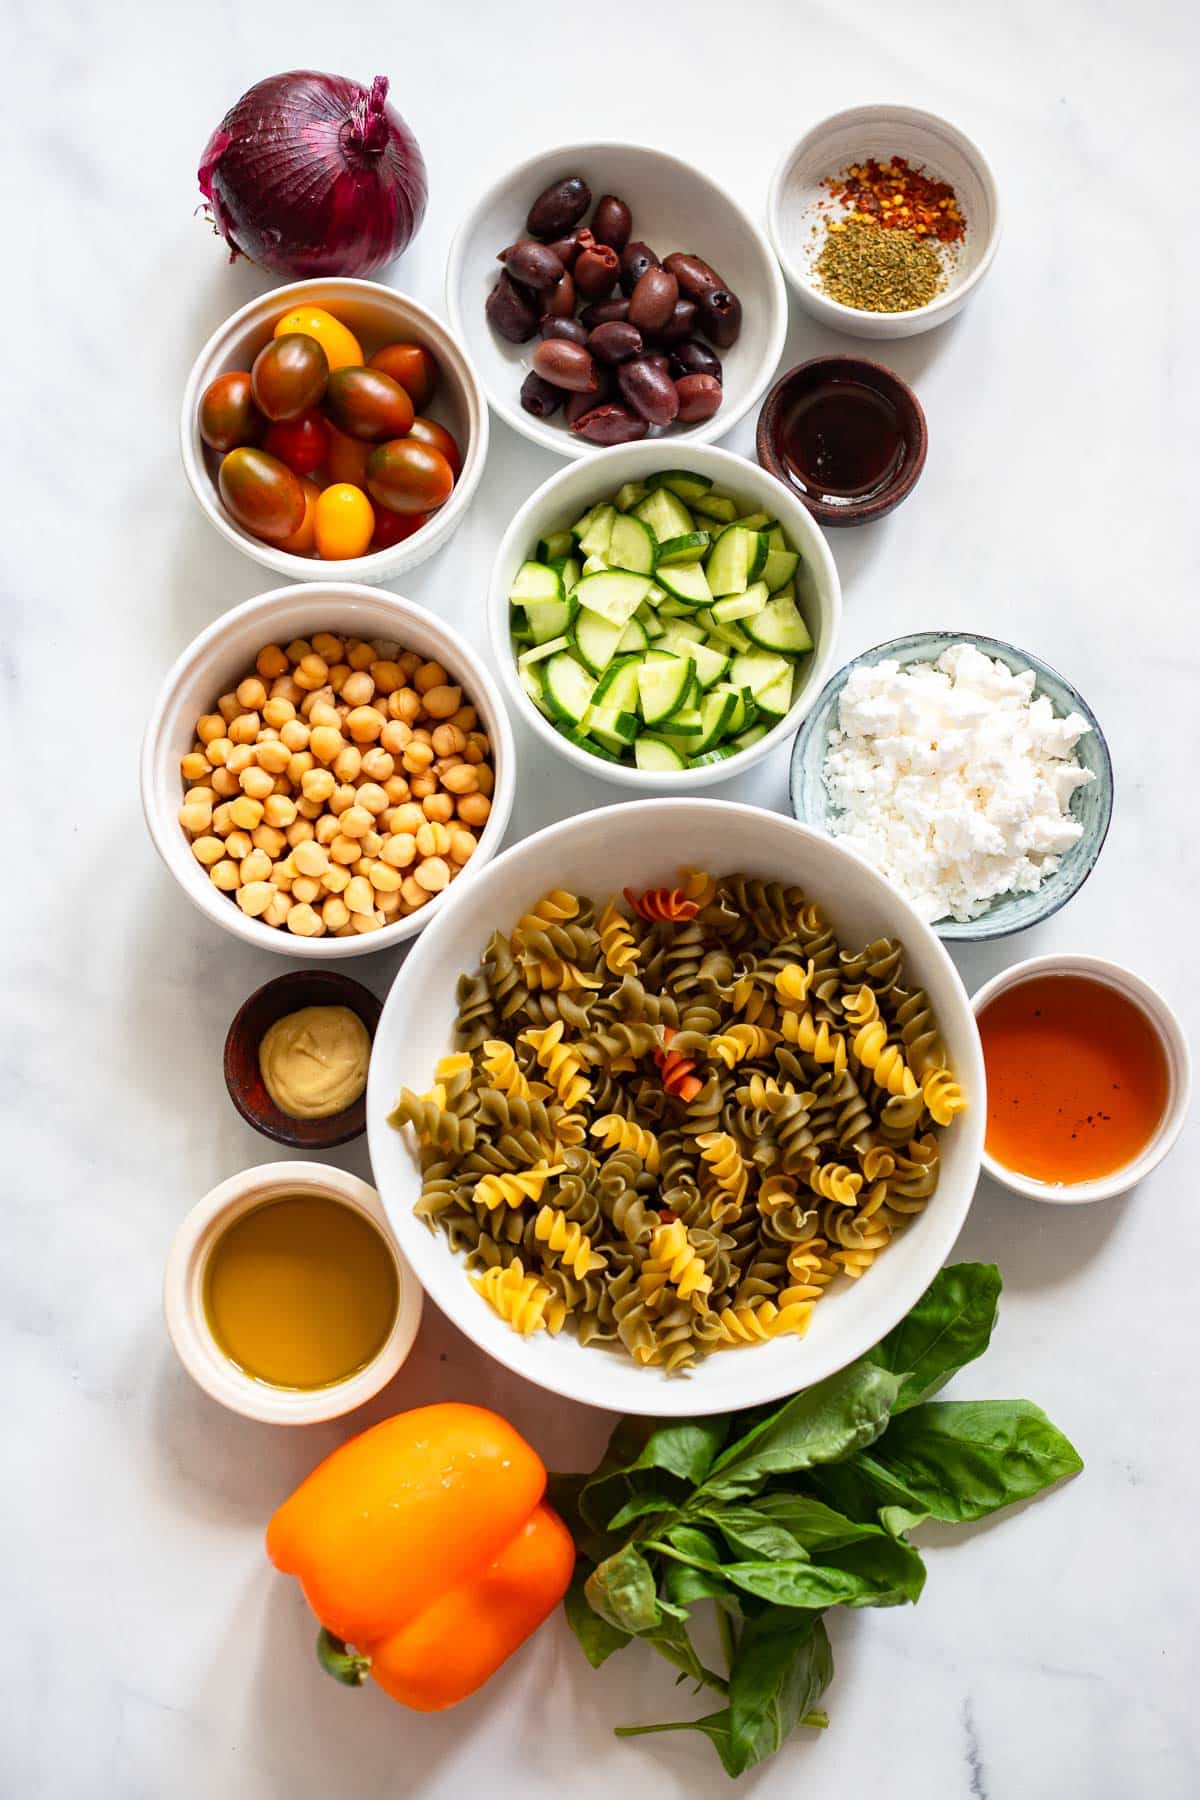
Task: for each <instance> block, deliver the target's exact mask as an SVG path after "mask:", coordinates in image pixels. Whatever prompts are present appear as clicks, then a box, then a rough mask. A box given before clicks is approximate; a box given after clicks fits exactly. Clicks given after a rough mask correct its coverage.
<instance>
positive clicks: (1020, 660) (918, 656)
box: [789, 631, 1113, 944]
mask: <svg viewBox="0 0 1200 1800" xmlns="http://www.w3.org/2000/svg"><path fill="white" fill-rule="evenodd" d="M964 643H966V644H973V645H974V646H975V647H976V648H977V649H979V650H982V651H983V653H984V655H985V656H990V657H993V658H994V659H996V660H997V661H999V662H1002V663H1004V664H1006V665H1007V667H1008V668H1010V669H1011V670H1013V672H1014V673H1015V674H1021V673H1023V672H1024V671H1025V670H1027V669H1032V670H1033V673H1034V675H1035V677H1036V681H1035V684H1034V693H1035V695H1037V694H1044V695H1045V696H1046V698H1047V699H1048V700H1049V701H1050V703H1051V705H1052V706H1053V708H1054V711H1055V713H1056V714H1057V715H1058V716H1059V717H1060V718H1061V717H1063V716H1064V715H1065V714H1067V713H1072V712H1075V713H1079V715H1080V716H1081V717H1082V718H1084V719H1086V720H1087V723H1088V726H1089V727H1090V729H1089V730H1088V731H1086V732H1085V733H1084V735H1083V736H1082V737H1081V738H1080V740H1079V742H1078V744H1077V745H1076V746H1075V756H1076V758H1077V759H1078V761H1079V763H1080V764H1081V766H1082V767H1083V768H1085V769H1087V770H1089V771H1090V773H1091V774H1092V776H1093V777H1094V779H1093V780H1092V781H1089V782H1087V783H1086V784H1085V785H1084V786H1082V787H1079V788H1076V790H1075V792H1074V794H1073V795H1072V796H1071V817H1072V818H1073V819H1074V820H1075V822H1076V823H1077V824H1078V825H1081V826H1082V827H1083V834H1082V836H1081V837H1080V838H1079V841H1078V842H1077V843H1075V844H1073V845H1072V846H1071V848H1070V849H1069V850H1067V851H1065V852H1064V854H1063V856H1062V859H1061V860H1060V862H1059V865H1058V868H1057V869H1056V870H1055V871H1054V873H1053V874H1052V875H1048V876H1047V877H1046V879H1045V880H1044V881H1043V882H1042V885H1041V886H1040V887H1039V888H1038V889H1037V891H1036V892H1035V893H1032V894H998V895H997V896H996V898H995V899H994V900H993V901H992V903H991V905H990V906H989V907H988V909H987V911H986V912H983V913H980V915H979V917H978V918H975V919H965V920H960V919H949V918H947V919H939V920H937V921H935V923H934V925H933V930H934V931H936V932H937V934H938V936H939V937H940V938H945V939H947V940H948V941H951V942H959V943H975V944H978V943H982V942H984V941H985V940H986V939H988V938H1000V937H1007V936H1008V935H1009V934H1010V933H1011V932H1014V931H1027V930H1028V929H1029V927H1030V926H1031V925H1040V924H1041V923H1042V922H1043V920H1045V919H1048V918H1050V917H1051V915H1052V914H1054V913H1056V912H1057V911H1058V910H1059V908H1060V907H1061V906H1065V905H1066V903H1067V901H1068V900H1070V899H1071V897H1072V895H1073V894H1076V893H1078V892H1079V889H1080V888H1081V887H1082V886H1083V884H1084V882H1085V881H1086V880H1087V878H1088V876H1089V875H1090V874H1091V872H1092V870H1093V869H1094V868H1095V866H1096V859H1097V858H1098V857H1099V855H1100V852H1101V850H1102V849H1103V847H1104V840H1105V838H1106V837H1107V836H1108V826H1109V821H1110V820H1111V818H1112V808H1113V771H1112V758H1111V757H1110V755H1109V752H1108V744H1107V742H1106V741H1105V737H1104V733H1103V731H1101V729H1100V722H1099V720H1098V719H1097V718H1096V715H1095V713H1094V712H1093V711H1092V709H1091V707H1090V706H1089V705H1088V703H1087V701H1086V700H1085V699H1084V698H1083V696H1082V694H1080V693H1079V692H1078V691H1077V690H1076V689H1075V688H1073V687H1072V686H1071V684H1070V682H1069V681H1065V680H1064V679H1063V677H1062V676H1061V675H1060V674H1059V673H1058V670H1057V669H1052V668H1051V667H1050V665H1049V664H1048V663H1044V662H1043V661H1042V660H1041V658H1040V657H1039V656H1033V655H1032V654H1031V653H1030V652H1029V651H1028V650H1018V649H1017V647H1016V645H1015V644H1006V643H1003V642H1001V640H1000V639H999V638H991V637H979V636H978V635H977V634H976V633H975V632H972V631H916V632H913V633H912V634H911V635H910V636H908V637H900V638H892V639H891V641H890V642H889V643H886V644H876V645H875V647H874V649H873V650H864V651H863V653H862V655H861V656H856V657H854V659H853V660H852V661H851V662H848V663H847V664H846V666H845V667H844V668H842V669H839V670H838V672H837V674H836V675H834V676H832V677H831V678H830V680H829V681H827V682H826V684H825V686H824V687H823V688H822V690H821V692H820V694H819V695H818V696H817V699H816V701H815V702H814V704H813V707H812V709H811V711H810V712H809V714H808V717H807V718H806V719H805V721H804V724H803V725H802V726H801V728H800V731H799V733H798V734H797V737H796V741H795V744H794V745H793V747H792V764H791V774H790V778H789V792H790V795H791V802H792V811H793V812H794V813H795V815H796V817H797V819H799V821H800V823H801V824H802V825H812V826H815V827H816V829H817V830H818V831H826V832H829V833H830V835H831V836H832V835H833V832H832V825H833V823H834V820H835V817H836V808H835V807H834V806H833V804H832V802H831V800H830V798H829V793H828V790H827V788H826V786H825V772H824V771H825V751H826V748H827V746H828V743H829V733H830V731H831V730H832V729H833V727H834V725H835V724H836V722H837V716H838V706H839V703H840V701H841V695H842V689H843V688H844V687H845V685H846V679H847V677H848V676H849V674H850V671H851V669H855V668H858V667H860V666H861V665H863V664H866V665H867V666H873V665H874V664H876V663H881V662H884V661H886V660H888V659H889V658H890V659H891V660H892V661H895V662H898V663H899V664H900V665H901V667H902V668H905V667H907V666H908V665H909V664H910V663H924V662H936V661H937V659H938V657H939V656H940V655H941V654H942V652H943V650H947V649H949V647H950V645H951V644H964Z"/></svg>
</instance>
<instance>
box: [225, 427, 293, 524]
mask: <svg viewBox="0 0 1200 1800" xmlns="http://www.w3.org/2000/svg"><path fill="white" fill-rule="evenodd" d="M217 487H218V489H219V490H220V494H221V498H222V500H223V501H224V502H225V505H226V507H227V508H228V510H229V511H230V513H232V515H233V517H234V518H235V519H236V520H237V522H238V524H239V525H242V526H244V527H245V529H246V530H247V531H251V532H253V533H254V536H255V537H260V538H266V540H267V542H268V543H276V544H277V543H281V542H282V540H283V539H284V538H289V537H291V536H292V534H293V533H294V532H297V531H299V529H300V527H301V525H303V523H304V489H303V487H302V486H301V483H300V478H299V476H298V475H293V474H292V471H291V470H290V469H289V468H288V467H287V466H286V465H285V464H284V463H281V462H280V460H279V458H278V457H277V456H271V455H270V454H269V453H268V452H267V451H266V450H256V449H254V448H252V447H251V446H249V445H243V446H241V447H239V448H238V449H237V450H231V451H230V452H229V455H228V456H227V457H226V458H225V459H224V461H223V462H222V464H221V467H220V471H219V473H218V475H217Z"/></svg>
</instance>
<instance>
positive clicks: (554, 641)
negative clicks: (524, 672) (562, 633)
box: [517, 637, 571, 669]
mask: <svg viewBox="0 0 1200 1800" xmlns="http://www.w3.org/2000/svg"><path fill="white" fill-rule="evenodd" d="M570 648H571V640H570V638H568V637H556V638H549V639H548V640H547V641H546V643H544V644H535V645H534V646H533V649H532V650H522V652H521V654H520V656H518V658H517V667H518V668H519V669H527V668H528V667H529V665H530V664H531V663H539V662H545V661H546V659H547V658H548V657H551V656H557V655H558V653H559V651H560V650H569V649H570Z"/></svg>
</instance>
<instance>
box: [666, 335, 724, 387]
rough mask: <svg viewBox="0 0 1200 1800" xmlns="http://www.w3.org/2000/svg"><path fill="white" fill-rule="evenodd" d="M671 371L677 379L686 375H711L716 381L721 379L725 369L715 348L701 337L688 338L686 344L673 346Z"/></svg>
mask: <svg viewBox="0 0 1200 1800" xmlns="http://www.w3.org/2000/svg"><path fill="white" fill-rule="evenodd" d="M671 373H672V375H674V377H675V379H676V381H678V380H679V379H680V378H681V377H682V376H684V375H711V376H712V377H713V379H714V380H715V381H720V380H721V379H722V378H723V374H724V371H723V370H722V368H721V359H720V357H719V356H718V355H717V353H716V351H715V350H710V349H709V347H708V345H707V344H702V343H701V342H700V339H699V338H688V340H687V342H686V343H684V344H672V346H671Z"/></svg>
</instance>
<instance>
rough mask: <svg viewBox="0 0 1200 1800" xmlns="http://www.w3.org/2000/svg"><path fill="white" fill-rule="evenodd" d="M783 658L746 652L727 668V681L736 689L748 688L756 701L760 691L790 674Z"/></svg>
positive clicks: (764, 653) (758, 652)
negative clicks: (782, 676)
mask: <svg viewBox="0 0 1200 1800" xmlns="http://www.w3.org/2000/svg"><path fill="white" fill-rule="evenodd" d="M791 667H792V665H791V663H790V662H789V661H788V660H787V658H786V657H785V656H771V655H769V654H768V653H767V652H766V651H765V650H747V651H746V652H745V653H744V655H742V656H735V657H734V659H733V662H732V663H731V664H730V668H729V679H730V681H732V682H733V683H734V684H735V685H736V686H737V687H748V688H749V689H750V692H751V693H752V694H753V695H754V698H755V699H756V700H757V699H758V696H759V695H760V694H761V693H762V690H763V689H764V688H766V687H770V685H771V683H772V682H773V681H778V680H779V678H780V676H781V675H785V674H789V673H790V672H791Z"/></svg>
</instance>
